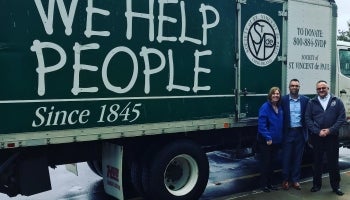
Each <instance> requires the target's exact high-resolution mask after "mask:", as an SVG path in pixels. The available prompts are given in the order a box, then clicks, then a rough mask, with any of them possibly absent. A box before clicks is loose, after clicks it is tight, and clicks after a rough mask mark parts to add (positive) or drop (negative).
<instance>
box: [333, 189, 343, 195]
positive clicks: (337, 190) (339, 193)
mask: <svg viewBox="0 0 350 200" xmlns="http://www.w3.org/2000/svg"><path fill="white" fill-rule="evenodd" d="M333 192H334V193H336V194H337V195H338V196H343V195H344V192H343V191H341V190H340V189H336V190H333Z"/></svg>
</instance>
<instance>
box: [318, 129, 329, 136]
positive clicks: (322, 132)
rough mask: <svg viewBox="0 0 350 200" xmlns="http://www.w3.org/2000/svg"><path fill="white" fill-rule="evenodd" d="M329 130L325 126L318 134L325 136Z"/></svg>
mask: <svg viewBox="0 0 350 200" xmlns="http://www.w3.org/2000/svg"><path fill="white" fill-rule="evenodd" d="M329 134H330V132H329V129H328V128H325V129H322V130H321V131H320V133H319V136H320V137H326V136H327V135H329Z"/></svg>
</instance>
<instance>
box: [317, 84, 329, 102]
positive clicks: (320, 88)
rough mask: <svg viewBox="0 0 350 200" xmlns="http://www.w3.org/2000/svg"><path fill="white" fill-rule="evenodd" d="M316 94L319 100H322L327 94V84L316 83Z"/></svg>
mask: <svg viewBox="0 0 350 200" xmlns="http://www.w3.org/2000/svg"><path fill="white" fill-rule="evenodd" d="M316 92H317V94H318V96H320V97H321V98H324V97H326V96H327V95H328V92H329V87H328V84H327V83H326V82H323V81H321V82H318V83H317V84H316Z"/></svg>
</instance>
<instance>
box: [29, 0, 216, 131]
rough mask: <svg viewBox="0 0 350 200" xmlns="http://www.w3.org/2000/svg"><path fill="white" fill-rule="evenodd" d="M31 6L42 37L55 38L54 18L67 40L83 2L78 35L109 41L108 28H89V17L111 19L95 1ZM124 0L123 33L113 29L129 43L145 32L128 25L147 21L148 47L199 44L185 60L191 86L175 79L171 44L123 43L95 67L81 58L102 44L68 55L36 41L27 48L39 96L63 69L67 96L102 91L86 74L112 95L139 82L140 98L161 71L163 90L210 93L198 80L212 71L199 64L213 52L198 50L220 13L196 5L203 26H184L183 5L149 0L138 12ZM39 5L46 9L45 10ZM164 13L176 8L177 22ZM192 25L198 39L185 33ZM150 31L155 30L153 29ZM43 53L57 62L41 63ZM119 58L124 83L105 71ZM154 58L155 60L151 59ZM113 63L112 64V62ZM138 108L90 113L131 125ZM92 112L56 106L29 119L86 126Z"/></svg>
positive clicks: (78, 46) (80, 46)
mask: <svg viewBox="0 0 350 200" xmlns="http://www.w3.org/2000/svg"><path fill="white" fill-rule="evenodd" d="M34 2H35V6H36V8H37V11H38V14H39V16H40V19H41V22H42V24H43V28H44V30H45V33H46V34H47V35H48V36H50V35H54V34H55V32H57V30H56V31H55V27H54V26H55V25H56V23H54V22H55V20H62V23H63V25H64V27H65V29H64V34H65V35H66V36H68V37H70V36H71V35H73V34H75V33H74V31H76V30H74V29H73V28H74V26H73V23H77V22H75V21H76V20H75V18H76V17H77V15H76V13H77V9H78V7H80V8H81V6H82V5H79V4H82V3H85V4H86V8H85V20H86V23H85V30H83V33H80V34H81V35H82V36H83V37H86V38H93V37H106V38H108V37H110V36H111V33H112V32H111V31H110V30H108V27H107V28H101V26H99V27H100V28H99V30H96V28H95V27H94V22H95V20H93V19H95V18H107V17H108V18H110V17H112V15H111V12H110V11H109V10H107V9H105V8H97V7H95V6H94V0H87V1H78V0H72V1H71V2H70V3H67V2H64V0H49V1H48V2H47V4H43V2H42V0H34ZM125 2H126V7H125V13H124V15H125V17H124V18H122V20H124V21H125V24H126V26H125V27H124V28H125V30H123V29H121V27H118V24H113V27H114V28H115V27H117V29H118V32H121V33H125V34H124V35H125V39H126V40H133V37H136V35H137V34H144V33H143V32H141V33H140V31H139V30H136V31H135V25H134V24H133V21H135V20H137V23H145V22H146V23H147V24H146V25H148V40H149V42H151V44H152V42H156V43H165V42H168V43H169V42H170V43H174V44H175V43H185V42H187V43H191V44H194V45H198V48H196V49H194V52H193V54H192V55H191V54H188V58H186V59H188V60H190V59H192V60H193V62H192V63H193V66H192V68H193V71H192V73H193V75H192V77H193V79H192V83H191V82H190V83H189V82H188V80H187V84H186V85H185V84H183V83H182V84H181V80H182V79H181V77H175V74H176V73H175V72H176V69H177V67H176V65H177V63H175V62H174V61H175V60H177V59H174V58H175V57H176V56H177V54H176V53H177V52H176V51H174V49H172V48H171V46H169V47H170V48H168V49H166V50H165V51H166V52H162V51H161V50H160V49H157V48H152V47H151V46H150V45H147V46H145V45H142V44H141V47H140V49H139V50H135V49H132V48H131V47H129V46H126V45H116V46H115V47H113V48H111V49H110V50H109V51H107V52H106V55H105V56H104V58H103V59H101V63H100V64H99V65H98V64H97V65H96V63H95V64H93V65H92V64H89V63H87V62H86V61H84V60H83V56H84V55H87V54H91V53H93V52H94V51H98V50H100V48H101V45H102V44H101V43H98V42H95V41H94V42H92V43H88V42H87V43H86V42H85V43H81V42H78V41H75V42H74V45H72V50H73V51H71V50H69V49H64V48H63V47H62V46H61V45H60V44H58V43H54V42H52V41H47V40H46V41H42V39H40V38H37V39H35V40H34V41H33V45H32V46H31V47H30V50H31V51H32V52H34V53H35V54H36V57H37V61H38V66H37V68H36V72H37V74H38V79H37V80H38V87H37V94H38V95H39V96H45V95H47V93H48V92H49V91H50V90H49V89H50V88H47V85H48V82H49V81H50V78H49V77H52V75H54V74H55V72H59V71H60V70H63V69H65V68H68V67H70V68H71V69H72V71H73V73H72V75H71V79H72V81H71V90H70V92H71V94H73V95H75V96H77V95H82V94H86V93H91V94H94V93H98V92H99V90H100V89H101V88H99V87H101V85H100V84H99V86H97V85H98V84H97V81H96V82H93V81H89V82H83V81H82V80H85V79H84V77H83V76H86V75H87V74H89V76H95V77H98V78H100V80H101V82H102V83H103V86H104V88H105V89H107V90H108V91H110V92H112V93H116V94H126V93H128V92H130V91H131V90H132V89H133V88H134V86H135V84H136V82H137V81H138V79H140V80H143V81H144V83H143V85H144V88H143V89H144V94H151V92H152V77H155V76H156V75H157V74H159V73H162V72H163V73H164V72H167V73H168V76H167V78H168V82H167V83H166V84H165V85H164V89H165V90H166V91H168V92H172V91H174V90H180V91H184V92H193V93H198V92H200V91H209V90H210V89H211V86H210V85H206V84H205V83H203V81H202V82H201V81H200V80H201V76H208V75H210V73H211V69H210V68H213V67H214V66H203V65H201V60H202V59H206V58H205V57H210V56H211V55H212V54H213V51H212V50H211V49H208V48H207V49H203V47H205V46H207V44H208V41H209V39H210V38H208V32H209V31H210V29H213V28H215V27H216V26H217V25H218V24H219V22H220V15H219V12H218V11H217V9H216V8H214V7H213V6H211V5H206V4H203V3H202V4H200V5H198V6H199V8H198V14H199V16H200V17H201V19H202V22H200V23H199V24H188V23H187V16H186V4H185V1H178V0H170V1H169V0H158V1H157V2H155V1H154V0H149V1H148V9H147V7H146V10H147V11H144V10H143V11H138V10H137V9H138V7H136V6H134V7H133V4H132V3H133V0H125ZM155 3H158V5H157V6H156V5H155ZM44 5H47V7H45V8H44ZM156 7H157V8H158V9H159V10H158V12H154V8H156ZM45 9H46V10H45ZM169 9H172V10H177V11H178V12H179V15H178V18H175V17H174V16H170V15H169V14H167V13H166V10H169ZM55 12H57V13H58V14H56V13H55ZM155 13H157V14H158V16H155ZM55 14H56V15H55ZM81 14H82V13H81V12H80V13H79V17H81ZM191 14H194V13H191ZM57 16H59V17H57ZM209 16H210V18H209ZM143 21H145V22H143ZM155 23H157V24H155ZM83 25H84V24H83ZM99 25H100V24H99ZM155 25H157V26H155ZM172 25H174V26H175V25H176V26H178V27H179V29H181V30H179V31H178V32H177V34H178V35H176V34H175V33H176V32H173V33H171V32H170V33H169V32H164V30H165V26H167V27H168V26H172ZM179 25H180V26H179ZM196 25H197V26H198V29H199V30H201V33H202V35H199V36H198V35H197V37H199V38H195V37H193V36H189V35H187V34H188V33H187V31H186V29H187V27H188V26H196ZM155 27H157V29H156V28H155ZM123 31H124V32H123ZM146 32H147V29H146ZM122 35H123V34H122ZM48 38H50V37H48ZM155 38H156V40H155ZM56 42H58V41H56ZM145 42H146V41H145ZM176 46H178V45H176ZM163 51H164V50H163ZM47 52H49V54H50V55H52V54H57V55H58V60H57V61H56V63H52V62H48V61H46V62H45V58H46V57H47V55H46V53H47ZM70 52H73V58H74V60H73V64H72V66H67V57H68V56H69V55H68V54H69V53H70ZM121 54H123V58H125V55H126V56H127V57H129V58H130V59H126V60H125V59H123V64H124V65H123V67H124V68H125V67H127V68H129V69H130V70H131V74H130V75H129V77H123V82H120V81H118V80H119V79H118V75H119V76H120V74H118V73H117V74H116V73H113V75H111V74H109V73H110V71H112V70H113V71H115V70H118V67H120V66H118V65H115V62H118V61H120V60H118V59H119V55H121ZM138 56H139V57H140V58H141V59H142V60H143V62H140V61H139V60H138V59H139V58H138ZM151 58H152V59H151ZM157 59H158V60H159V62H155V61H153V60H157ZM112 60H113V65H112V64H111V62H112ZM125 62H126V63H127V65H126V66H125ZM47 63H50V64H47ZM203 63H204V62H203ZM189 67H191V66H189ZM112 68H113V69H112ZM141 70H143V71H141ZM49 74H50V76H49ZM139 74H142V77H140V75H139ZM65 78H68V82H69V76H68V77H65ZM125 80H126V83H125ZM86 84H88V85H86ZM157 84H159V83H157ZM157 87H158V86H157ZM130 106H131V107H130ZM140 106H141V103H134V104H131V102H129V103H128V104H127V105H126V106H123V105H119V104H113V105H107V104H105V105H103V106H101V109H102V110H101V111H100V113H94V114H97V115H99V116H100V117H99V120H98V121H97V122H98V123H103V122H110V123H112V122H114V121H116V120H117V119H121V121H128V122H133V121H135V120H137V119H138V118H139V116H140V109H139V107H140ZM129 107H130V108H129ZM122 108H124V109H122ZM119 109H120V110H119ZM91 114H92V111H90V110H78V109H75V110H71V111H68V110H57V109H56V108H55V106H48V107H45V106H41V107H38V108H37V109H36V111H35V119H34V120H33V121H32V127H35V128H37V127H42V126H59V125H75V124H86V123H88V121H89V116H90V115H91ZM121 116H122V117H121Z"/></svg>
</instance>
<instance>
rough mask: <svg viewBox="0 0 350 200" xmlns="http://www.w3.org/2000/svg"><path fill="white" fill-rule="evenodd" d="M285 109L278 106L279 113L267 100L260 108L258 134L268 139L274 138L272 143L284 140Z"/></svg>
mask: <svg viewBox="0 0 350 200" xmlns="http://www.w3.org/2000/svg"><path fill="white" fill-rule="evenodd" d="M282 133H283V111H282V107H281V106H278V114H277V113H275V111H274V110H273V108H272V105H271V103H270V102H265V103H264V104H263V105H262V106H261V107H260V109H259V119H258V134H260V136H262V137H263V138H264V139H265V140H266V141H269V140H272V144H279V143H281V142H282Z"/></svg>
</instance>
